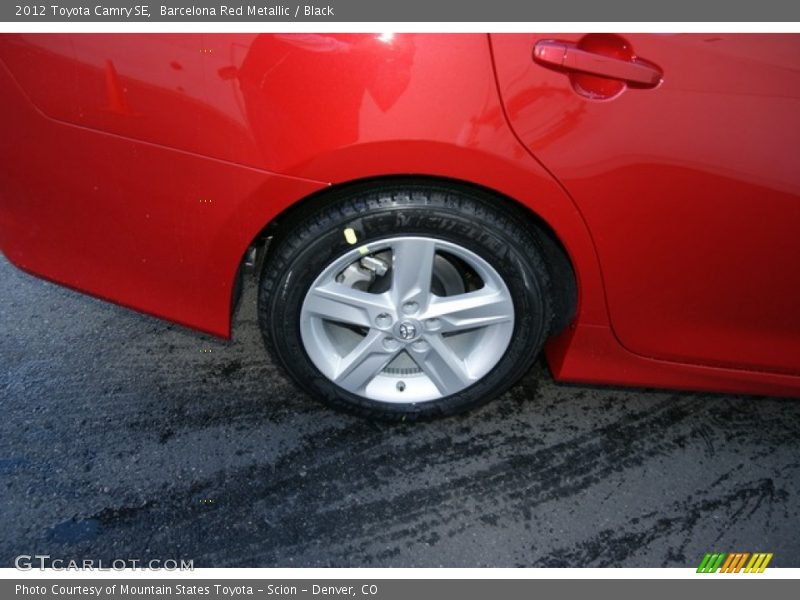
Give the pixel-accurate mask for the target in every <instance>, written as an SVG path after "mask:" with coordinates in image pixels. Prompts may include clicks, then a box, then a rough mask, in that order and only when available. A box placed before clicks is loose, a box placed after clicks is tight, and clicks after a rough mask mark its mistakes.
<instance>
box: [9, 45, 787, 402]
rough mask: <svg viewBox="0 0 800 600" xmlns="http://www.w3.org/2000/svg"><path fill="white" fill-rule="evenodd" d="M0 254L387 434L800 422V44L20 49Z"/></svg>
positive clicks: (12, 75) (12, 81) (12, 76)
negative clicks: (537, 419)
mask: <svg viewBox="0 0 800 600" xmlns="http://www.w3.org/2000/svg"><path fill="white" fill-rule="evenodd" d="M0 60H1V61H2V65H1V66H0V97H2V102H3V110H2V111H0V132H1V135H0V164H2V169H1V170H0V247H1V248H2V251H3V252H4V253H5V255H6V256H7V257H8V258H9V259H10V260H11V261H12V262H13V263H14V264H15V265H17V266H18V267H20V268H22V269H25V270H26V271H28V272H30V273H33V274H35V275H38V276H41V277H44V278H47V279H50V280H52V281H56V282H58V283H61V284H64V285H67V286H70V287H73V288H75V289H78V290H81V291H84V292H87V293H90V294H93V295H95V296H98V297H101V298H105V299H107V300H110V301H113V302H117V303H119V304H123V305H125V306H129V307H131V308H134V309H137V310H140V311H144V312H147V313H150V314H153V315H157V316H159V317H162V318H164V319H169V320H171V321H175V322H178V323H182V324H184V325H186V326H188V327H192V328H195V329H199V330H202V331H206V332H209V333H212V334H214V335H217V336H222V337H227V336H229V335H230V327H231V314H232V312H233V310H234V308H235V306H236V302H237V291H238V290H239V289H240V283H241V277H242V274H243V271H244V270H245V268H246V266H247V265H253V264H255V265H258V275H259V284H258V285H259V299H258V302H259V320H260V326H261V329H262V331H263V334H264V339H265V342H266V345H267V348H268V349H269V351H270V352H271V354H272V355H273V358H274V360H275V361H276V362H278V363H280V364H282V365H283V366H284V367H285V368H286V370H287V372H288V373H289V374H290V375H291V376H292V377H293V378H294V379H295V380H296V381H297V382H298V383H299V384H300V385H301V386H303V387H304V388H305V389H306V390H307V391H308V392H309V393H311V394H312V395H314V396H316V397H318V398H322V399H325V400H326V401H328V402H330V403H331V404H334V405H337V406H341V407H347V408H350V409H352V410H356V411H358V412H361V413H364V414H369V415H375V416H383V417H389V418H416V417H422V416H433V415H441V414H448V413H453V412H456V411H459V410H462V409H466V408H469V407H472V406H475V405H477V404H480V403H481V402H484V401H485V400H487V399H488V398H490V397H491V396H494V395H497V394H498V393H500V392H502V391H503V390H505V389H506V388H508V387H509V386H511V385H513V384H514V382H515V381H516V380H517V379H518V378H519V377H520V376H521V375H522V374H524V373H525V371H526V370H527V369H528V368H529V367H530V366H531V363H532V362H533V361H534V359H535V358H536V356H537V355H538V354H539V352H540V351H541V350H542V348H544V351H545V353H546V355H547V358H548V361H549V364H550V367H551V369H552V371H553V375H554V377H555V378H556V379H558V380H565V381H582V382H591V383H613V384H624V385H644V386H660V387H672V388H681V389H698V390H717V391H728V392H744V393H754V394H772V395H784V396H798V395H800V153H799V151H800V37H798V36H797V35H772V34H770V35H729V34H722V35H712V34H709V35H694V34H693V35H661V34H659V35H645V34H637V35H628V34H626V35H624V36H620V35H611V34H588V35H587V34H564V35H554V34H526V35H506V34H502V35H472V34H469V35H460V34H447V35H427V34H425V35H423V34H419V35H417V34H390V33H384V34H373V35H367V34H336V35H320V34H308V35H285V34H240V33H235V34H214V35H200V34H188V35H155V34H149V35H133V34H129V35H3V36H0Z"/></svg>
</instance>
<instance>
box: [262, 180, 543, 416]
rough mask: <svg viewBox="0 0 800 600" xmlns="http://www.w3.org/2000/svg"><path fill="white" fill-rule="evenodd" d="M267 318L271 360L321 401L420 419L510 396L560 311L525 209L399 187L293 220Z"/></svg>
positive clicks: (265, 286)
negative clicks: (554, 304)
mask: <svg viewBox="0 0 800 600" xmlns="http://www.w3.org/2000/svg"><path fill="white" fill-rule="evenodd" d="M365 257H366V258H365ZM409 265H411V266H412V267H413V268H410V269H409V268H407V267H408V266H409ZM428 278H430V279H428ZM428 281H430V284H428V283H427V282H428ZM426 287H427V290H426V289H425V288H426ZM509 315H510V316H509ZM258 316H259V326H260V328H261V331H262V334H263V337H264V342H265V345H266V347H267V350H268V351H269V353H270V354H271V355H272V357H273V359H274V360H275V362H276V363H277V364H280V365H282V366H283V368H284V369H285V370H286V371H287V372H288V374H289V375H290V376H291V377H292V379H294V381H295V382H297V384H299V385H300V387H302V388H303V389H304V390H306V391H307V392H308V393H309V394H310V395H311V396H312V397H314V398H317V399H321V400H323V401H325V402H326V403H327V404H329V405H331V406H334V407H336V408H341V409H345V410H348V411H350V412H354V413H357V414H360V415H363V416H367V417H372V418H379V419H385V420H414V419H421V418H432V417H440V416H446V415H452V414H455V413H459V412H462V411H465V410H468V409H471V408H474V407H476V406H479V405H481V404H483V403H485V402H487V401H488V400H490V399H491V398H493V397H495V396H497V395H499V394H501V393H502V392H504V391H505V390H506V389H508V388H509V387H510V386H511V385H513V384H514V383H515V382H516V381H517V380H518V379H519V378H520V377H522V375H524V374H525V372H526V371H527V370H528V369H529V368H530V367H531V365H532V363H533V361H534V360H535V358H536V357H537V355H538V354H539V352H540V351H541V348H542V345H543V344H544V341H545V338H546V336H547V335H548V332H549V328H550V324H551V322H552V320H553V309H552V302H551V298H550V278H549V274H548V269H547V266H546V265H545V262H544V259H543V252H542V248H541V246H540V243H539V241H538V239H537V235H536V232H535V230H533V229H532V228H530V227H528V226H527V225H526V223H525V220H524V219H523V217H522V215H520V214H519V213H517V209H516V207H513V206H504V205H503V204H501V203H500V202H498V200H497V199H496V198H495V197H494V196H493V195H490V194H489V193H487V192H483V191H480V190H475V189H472V188H469V187H465V186H460V185H450V184H447V185H443V184H432V183H427V182H402V181H400V182H394V183H390V182H383V183H371V184H362V185H357V186H351V187H348V188H345V189H342V190H338V191H334V192H329V193H328V194H326V195H325V196H323V197H320V198H318V199H317V201H316V203H315V204H312V205H310V207H309V205H306V206H304V207H303V209H301V210H299V211H297V212H295V214H293V215H292V216H291V217H290V218H289V219H288V220H287V221H286V222H284V223H281V226H280V233H279V234H278V235H276V236H275V237H274V239H273V241H272V244H271V246H270V250H269V254H268V256H267V259H266V260H265V263H264V266H263V271H262V274H261V278H260V285H259V298H258ZM370 374H372V375H370ZM334 380H336V381H334Z"/></svg>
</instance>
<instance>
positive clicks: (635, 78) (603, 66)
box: [533, 40, 662, 87]
mask: <svg viewBox="0 0 800 600" xmlns="http://www.w3.org/2000/svg"><path fill="white" fill-rule="evenodd" d="M533 59H534V60H535V61H536V62H539V63H542V64H545V65H548V66H551V67H556V68H558V69H561V70H565V71H578V72H580V73H588V74H590V75H597V76H599V77H608V78H610V79H618V80H620V81H624V82H626V83H632V84H634V85H638V86H642V87H655V86H657V85H658V84H659V83H660V82H661V77H662V74H661V71H660V70H659V69H658V68H657V67H655V66H653V65H650V64H649V63H647V62H644V61H641V60H638V59H636V58H634V59H632V60H625V59H621V58H615V57H613V56H605V55H603V54H597V53H595V52H589V51H587V50H581V49H580V48H578V47H577V46H576V45H575V44H573V43H572V42H561V41H558V40H539V41H538V42H536V45H535V46H534V47H533Z"/></svg>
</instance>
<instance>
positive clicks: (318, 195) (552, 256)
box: [251, 175, 578, 335]
mask: <svg viewBox="0 0 800 600" xmlns="http://www.w3.org/2000/svg"><path fill="white" fill-rule="evenodd" d="M378 183H379V184H382V185H386V184H387V183H389V184H397V185H403V184H405V185H409V184H415V185H421V184H422V185H428V186H431V185H433V186H440V187H443V188H447V189H449V190H453V189H455V190H462V191H465V192H472V193H476V192H477V193H479V194H480V196H481V199H483V200H484V201H488V202H491V203H493V204H494V205H495V206H497V207H499V208H501V209H504V210H506V211H507V212H511V214H512V216H514V217H516V218H517V219H518V220H519V221H520V222H522V223H524V224H525V225H526V226H527V227H528V228H529V229H530V230H531V231H532V232H533V234H534V236H535V237H536V239H537V240H538V242H539V246H540V247H541V250H542V253H543V254H544V258H545V262H546V263H547V267H548V269H549V271H550V278H551V290H552V293H553V298H552V301H553V310H554V315H555V318H554V320H553V324H552V326H551V332H550V333H551V334H552V335H557V334H558V333H561V331H563V330H564V328H566V326H567V325H569V323H570V321H572V319H573V317H574V316H575V313H576V310H577V303H578V287H577V280H576V277H575V270H574V268H573V266H572V262H571V260H570V258H569V254H568V253H567V250H566V248H565V247H564V245H563V243H562V242H561V240H560V239H559V237H558V235H557V234H556V232H555V231H553V229H552V228H551V227H550V226H549V225H548V224H547V223H546V222H545V221H544V220H543V219H542V218H541V217H539V215H537V214H536V213H535V212H534V211H533V210H531V209H530V208H528V207H527V206H525V205H524V204H522V203H521V202H519V201H517V200H515V199H514V198H511V197H509V196H507V195H505V194H502V193H499V192H497V191H495V190H492V189H490V188H486V187H483V186H480V185H476V184H473V183H470V182H465V181H461V180H457V179H448V178H443V177H430V176H416V175H415V176H387V177H375V178H370V179H361V180H357V181H349V182H345V183H341V184H337V185H332V186H330V187H328V188H325V189H323V190H320V191H318V192H315V193H313V194H310V195H309V196H306V197H305V198H303V199H301V200H299V201H298V202H295V203H294V204H292V205H291V206H290V207H288V208H286V209H285V210H284V211H283V212H281V213H279V214H278V215H277V216H276V217H275V218H274V219H272V221H270V223H269V224H267V226H266V227H264V229H262V230H261V232H260V233H259V234H258V235H257V236H256V237H255V239H254V240H253V242H252V244H251V246H256V247H262V248H264V249H265V252H263V253H262V256H261V258H260V259H259V261H258V265H259V266H260V264H261V263H262V261H263V260H264V258H265V256H266V255H268V254H269V246H270V245H271V244H270V240H276V239H280V238H281V237H282V236H283V235H288V234H289V232H291V230H292V228H293V226H294V223H296V222H298V221H300V220H302V219H303V218H304V217H305V216H306V215H307V214H309V213H310V212H312V211H313V210H314V208H315V207H316V205H317V203H318V202H319V201H321V200H323V199H324V198H329V197H331V196H334V197H335V196H336V195H339V194H341V193H348V194H349V193H352V192H353V191H354V190H358V189H368V188H370V187H371V186H374V185H375V184H378ZM254 272H255V273H256V275H257V276H259V275H260V273H261V269H260V268H255V269H254Z"/></svg>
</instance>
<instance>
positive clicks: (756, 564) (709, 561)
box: [697, 552, 772, 573]
mask: <svg viewBox="0 0 800 600" xmlns="http://www.w3.org/2000/svg"><path fill="white" fill-rule="evenodd" d="M748 559H750V560H748ZM771 560H772V552H770V553H766V552H756V553H753V554H750V553H749V552H736V553H734V554H725V553H724V552H721V553H714V554H711V553H710V552H709V553H707V554H706V555H705V556H704V557H703V560H702V561H701V562H700V566H699V567H697V572H698V573H716V572H718V571H719V572H720V573H738V572H739V571H743V572H744V573H763V572H764V569H766V568H767V565H768V564H769V561H771ZM745 564H746V565H747V566H745Z"/></svg>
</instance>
